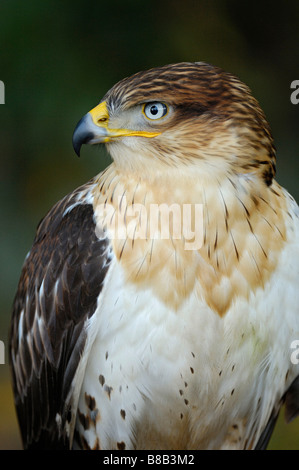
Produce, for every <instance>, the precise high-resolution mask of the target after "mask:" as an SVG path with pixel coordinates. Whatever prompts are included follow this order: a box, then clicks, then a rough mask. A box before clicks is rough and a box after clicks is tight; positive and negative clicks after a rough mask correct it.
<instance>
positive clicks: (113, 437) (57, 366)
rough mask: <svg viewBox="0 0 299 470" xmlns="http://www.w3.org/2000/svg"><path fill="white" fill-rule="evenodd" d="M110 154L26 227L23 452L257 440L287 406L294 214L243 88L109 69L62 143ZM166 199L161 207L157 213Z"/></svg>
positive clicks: (19, 305) (21, 291)
mask: <svg viewBox="0 0 299 470" xmlns="http://www.w3.org/2000/svg"><path fill="white" fill-rule="evenodd" d="M102 143H104V144H105V145H106V147H107V149H108V152H109V153H110V155H111V157H112V163H111V165H110V166H108V168H106V169H105V170H104V171H103V172H102V173H100V174H99V175H98V176H96V177H94V178H93V179H92V180H91V181H89V182H88V183H86V184H84V185H83V186H81V187H79V188H78V189H76V190H74V191H73V192H72V193H70V194H69V195H67V196H66V197H64V198H63V199H62V200H61V201H59V202H58V203H57V204H56V205H54V207H53V208H52V209H51V210H50V211H49V212H48V214H47V215H46V216H45V218H44V219H43V220H42V221H41V222H40V224H39V226H38V228H37V232H36V237H35V239H34V243H33V246H32V249H31V251H30V252H29V254H28V255H27V257H26V260H25V263H24V266H23V270H22V273H21V278H20V281H19V286H18V290H17V294H16V297H15V301H14V308H13V316H12V323H11V332H10V361H11V367H12V374H13V388H14V396H15V404H16V409H17V415H18V419H19V423H20V428H21V434H22V439H23V443H24V447H25V448H33V449H34V448H37V447H39V448H66V449H103V450H105V449H109V450H117V449H119V450H124V449H126V450H134V449H137V450H138V449H148V450H152V449H162V450H169V449H176V450H180V449H186V450H187V449H264V448H266V447H267V444H268V441H269V438H270V436H271V433H272V431H273V428H274V426H275V421H276V418H277V416H278V413H279V410H280V408H281V406H282V405H283V404H284V403H285V411H286V418H287V420H288V421H290V420H291V419H293V418H294V417H295V416H297V415H298V414H299V369H298V365H296V364H294V361H292V360H291V354H292V349H291V345H292V344H293V342H294V341H295V340H298V339H299V289H298V277H299V220H298V216H299V210H298V206H297V204H296V202H295V201H294V199H293V198H292V197H291V196H290V195H289V194H288V192H287V191H286V190H285V189H283V188H282V187H281V186H280V185H279V184H278V183H277V182H276V181H275V179H274V176H275V161H276V156H275V148H274V144H273V139H272V135H271V131H270V128H269V124H268V123H267V121H266V118H265V115H264V113H263V111H262V110H261V108H260V106H259V104H258V102H257V101H256V99H255V98H254V97H253V96H252V94H251V92H250V90H249V88H248V87H247V86H246V85H245V84H244V83H242V82H241V81H240V80H239V79H238V78H236V77H235V76H233V75H231V74H230V73H227V72H225V71H223V70H222V69H220V68H218V67H215V66H212V65H210V64H207V63H203V62H196V63H189V62H183V63H178V64H172V65H167V66H162V67H158V68H153V69H150V70H147V71H142V72H139V73H136V74H134V75H133V76H131V77H129V78H125V79H123V80H122V81H120V82H119V83H117V84H116V85H115V86H113V87H112V88H111V90H110V91H108V93H107V94H106V95H105V96H104V98H103V99H102V100H101V102H100V103H99V104H98V105H97V106H96V107H95V108H93V109H92V110H91V111H89V112H88V113H87V114H86V115H85V116H84V117H83V118H82V119H81V121H80V122H79V123H78V125H77V127H76V129H75V131H74V135H73V145H74V149H75V151H76V152H77V153H78V154H79V152H80V148H81V146H82V144H102ZM167 211H168V212H167Z"/></svg>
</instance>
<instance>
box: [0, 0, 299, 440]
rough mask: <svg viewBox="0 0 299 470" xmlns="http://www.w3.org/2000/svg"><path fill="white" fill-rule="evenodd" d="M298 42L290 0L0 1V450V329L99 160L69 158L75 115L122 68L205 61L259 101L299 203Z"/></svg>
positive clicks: (1, 401)
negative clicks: (28, 266)
mask: <svg viewBox="0 0 299 470" xmlns="http://www.w3.org/2000/svg"><path fill="white" fill-rule="evenodd" d="M298 44H299V2H298V0H293V1H284V2H268V1H262V0H260V1H258V2H257V1H249V0H243V1H242V2H241V1H239V0H232V1H229V0H227V1H226V0H218V1H217V0H214V1H213V0H209V1H207V0H205V1H200V0H198V1H192V0H184V1H179V0H159V1H158V0H151V1H147V0H126V1H120V0H114V1H110V2H104V1H91V2H82V1H81V0H80V1H79V0H64V1H63V2H59V1H57V0H56V1H55V0H43V1H35V0H33V1H30V0H27V1H26V2H25V1H24V0H1V3H0V46H1V47H0V80H2V81H3V82H4V84H5V100H6V101H5V105H0V165H1V166H0V168H1V169H0V178H1V185H0V196H1V197H0V212H1V219H0V220H1V232H0V260H1V264H0V265H1V272H0V301H1V316H0V340H2V341H4V343H5V346H6V364H5V365H0V449H19V448H21V444H20V438H19V431H18V426H17V422H16V418H15V413H14V408H13V402H12V394H11V389H10V383H9V367H8V364H7V362H8V351H7V346H8V341H7V331H8V324H9V318H10V312H11V304H12V301H13V296H14V293H15V290H16V286H17V283H18V278H19V275H20V270H21V266H22V263H23V260H24V257H25V255H26V253H27V251H28V250H29V249H30V246H31V243H32V240H33V236H34V232H35V228H36V225H37V223H38V222H39V220H40V219H41V218H42V217H43V216H44V214H45V213H46V211H47V210H48V209H49V208H50V207H51V206H52V205H53V204H54V203H55V202H56V201H57V200H58V199H59V198H61V197H62V196H64V195H65V194H66V193H67V192H69V191H71V190H72V189H74V188H75V187H76V186H78V185H79V184H82V183H84V182H85V181H87V180H88V179H89V178H91V177H92V176H93V175H95V174H96V173H98V172H99V171H100V170H101V169H102V168H103V167H105V166H107V164H108V163H109V158H108V157H107V155H106V154H105V151H103V150H101V149H96V148H84V149H83V152H82V158H81V159H78V158H77V157H76V155H75V154H74V151H73V149H72V145H71V138H72V132H73V129H74V127H75V125H76V123H77V122H78V120H79V119H80V118H81V117H82V116H83V115H84V114H85V113H86V112H87V111H88V110H89V109H91V108H92V107H94V106H95V105H96V104H97V103H98V102H99V101H100V99H101V97H102V96H103V95H104V94H105V92H106V91H107V90H108V89H109V88H110V87H111V86H112V85H113V84H114V83H116V82H117V81H119V80H120V79H122V78H123V77H125V76H128V75H131V74H132V73H134V72H137V71H139V70H142V69H146V68H149V67H154V66H159V65H164V64H167V63H173V62H179V61H206V62H210V63H213V64H214V65H218V66H220V67H222V68H224V69H226V70H227V71H230V72H232V73H234V74H236V75H237V76H239V77H240V78H241V79H242V80H243V81H245V82H246V83H247V84H248V85H249V86H250V88H251V89H252V91H253V94H254V96H255V97H256V98H257V99H258V100H259V102H260V104H261V106H262V108H263V109H264V111H265V113H266V115H267V117H268V120H269V122H270V125H271V127H272V131H273V134H274V139H275V143H276V148H277V159H278V163H277V168H278V171H277V179H278V181H279V182H280V183H281V184H282V185H283V186H285V187H286V188H287V189H288V190H289V191H290V192H291V193H292V194H293V196H294V197H295V198H296V199H297V200H299V186H298V175H299V160H298V155H299V105H297V106H295V105H293V104H292V103H291V101H290V95H291V91H292V90H291V89H290V84H291V82H292V81H293V80H299V53H298ZM282 321H283V319H282ZM298 367H299V366H298ZM270 448H271V449H299V419H297V420H296V421H295V422H293V423H291V424H290V425H288V426H286V425H285V424H284V420H283V417H281V418H280V421H279V425H278V427H277V428H276V431H275V433H274V435H273V437H272V440H271V443H270Z"/></svg>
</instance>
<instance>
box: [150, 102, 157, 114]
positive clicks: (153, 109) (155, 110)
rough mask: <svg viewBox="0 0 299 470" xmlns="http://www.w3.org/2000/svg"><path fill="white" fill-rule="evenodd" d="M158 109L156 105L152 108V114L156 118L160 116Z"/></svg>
mask: <svg viewBox="0 0 299 470" xmlns="http://www.w3.org/2000/svg"><path fill="white" fill-rule="evenodd" d="M158 111H159V110H158V107H157V106H156V105H155V104H154V105H153V106H151V113H152V114H153V115H154V116H155V115H156V114H158Z"/></svg>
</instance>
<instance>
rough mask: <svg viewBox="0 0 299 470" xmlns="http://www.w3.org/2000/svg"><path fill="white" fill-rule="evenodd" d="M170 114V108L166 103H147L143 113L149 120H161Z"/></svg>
mask: <svg viewBox="0 0 299 470" xmlns="http://www.w3.org/2000/svg"><path fill="white" fill-rule="evenodd" d="M167 112H168V107H167V106H166V104H164V103H159V102H158V101H157V102H154V103H146V104H145V105H144V107H143V113H144V114H145V116H146V117H147V118H148V119H161V118H162V117H164V116H165V115H166V114H167Z"/></svg>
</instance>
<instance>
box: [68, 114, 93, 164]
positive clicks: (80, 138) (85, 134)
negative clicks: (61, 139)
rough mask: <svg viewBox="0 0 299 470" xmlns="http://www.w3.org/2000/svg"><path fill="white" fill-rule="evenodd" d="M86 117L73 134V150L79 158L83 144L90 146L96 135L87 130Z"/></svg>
mask: <svg viewBox="0 0 299 470" xmlns="http://www.w3.org/2000/svg"><path fill="white" fill-rule="evenodd" d="M86 120H87V118H86V116H83V118H82V119H81V120H80V121H79V122H78V124H77V125H76V128H75V130H74V133H73V149H74V150H75V152H76V154H77V155H78V157H80V150H81V147H82V145H83V144H88V142H90V141H91V140H92V139H93V138H94V134H93V133H92V132H90V130H88V129H87V126H86Z"/></svg>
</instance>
